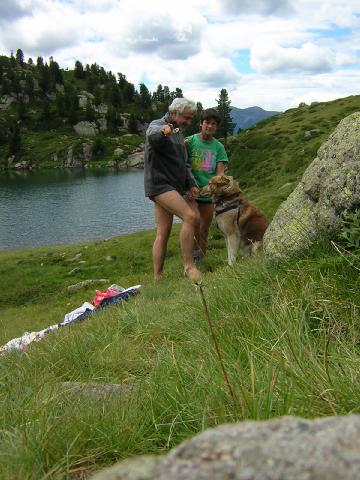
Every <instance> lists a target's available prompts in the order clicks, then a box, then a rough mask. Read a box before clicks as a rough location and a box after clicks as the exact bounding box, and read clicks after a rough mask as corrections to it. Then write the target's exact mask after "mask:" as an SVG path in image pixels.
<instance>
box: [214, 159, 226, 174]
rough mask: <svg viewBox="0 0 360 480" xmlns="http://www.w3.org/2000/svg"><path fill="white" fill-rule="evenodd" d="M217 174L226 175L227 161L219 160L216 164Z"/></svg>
mask: <svg viewBox="0 0 360 480" xmlns="http://www.w3.org/2000/svg"><path fill="white" fill-rule="evenodd" d="M216 175H225V163H224V162H217V164H216Z"/></svg>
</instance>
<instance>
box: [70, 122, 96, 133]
mask: <svg viewBox="0 0 360 480" xmlns="http://www.w3.org/2000/svg"><path fill="white" fill-rule="evenodd" d="M74 130H75V132H76V133H77V134H78V135H81V136H84V137H95V135H96V134H97V133H99V130H98V128H97V126H96V124H95V123H94V122H86V121H84V122H79V123H77V124H76V125H74Z"/></svg>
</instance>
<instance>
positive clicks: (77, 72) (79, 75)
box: [74, 60, 85, 78]
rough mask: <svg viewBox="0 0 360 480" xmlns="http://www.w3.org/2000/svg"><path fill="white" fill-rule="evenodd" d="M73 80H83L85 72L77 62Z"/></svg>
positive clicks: (77, 61)
mask: <svg viewBox="0 0 360 480" xmlns="http://www.w3.org/2000/svg"><path fill="white" fill-rule="evenodd" d="M74 75H75V78H84V77H85V72H84V67H83V65H82V63H81V62H80V61H79V60H76V62H75V69H74Z"/></svg>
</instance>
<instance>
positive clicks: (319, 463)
mask: <svg viewBox="0 0 360 480" xmlns="http://www.w3.org/2000/svg"><path fill="white" fill-rule="evenodd" d="M359 472H360V416H359V415H349V416H344V417H328V418H322V419H315V420H305V419H302V418H298V417H282V418H278V419H275V420H270V421H262V422H256V421H247V422H242V423H235V424H228V425H221V426H219V427H216V428H213V429H209V430H206V431H205V432H203V433H201V434H199V435H197V436H195V437H193V438H191V439H190V440H187V441H185V442H184V443H182V444H181V445H180V446H178V447H177V448H175V449H174V450H172V451H171V452H170V453H169V454H168V455H166V456H157V457H153V456H147V457H138V458H134V459H129V460H125V461H124V462H120V463H118V464H117V465H115V466H113V467H111V468H109V469H106V470H103V471H100V472H99V473H97V474H96V475H95V476H94V477H93V480H169V479H171V480H189V479H191V480H209V479H211V480H262V479H266V480H325V479H326V480H355V479H357V478H359Z"/></svg>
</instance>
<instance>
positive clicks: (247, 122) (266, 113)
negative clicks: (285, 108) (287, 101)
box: [231, 107, 280, 133]
mask: <svg viewBox="0 0 360 480" xmlns="http://www.w3.org/2000/svg"><path fill="white" fill-rule="evenodd" d="M279 113H280V112H275V111H271V110H264V109H262V108H261V107H248V108H237V107H231V118H232V121H233V122H234V124H235V126H234V133H237V132H238V131H239V128H240V129H241V130H244V129H245V128H249V127H252V126H253V125H255V123H258V122H260V121H261V120H264V119H266V118H269V117H273V116H274V115H278V114H279Z"/></svg>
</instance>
